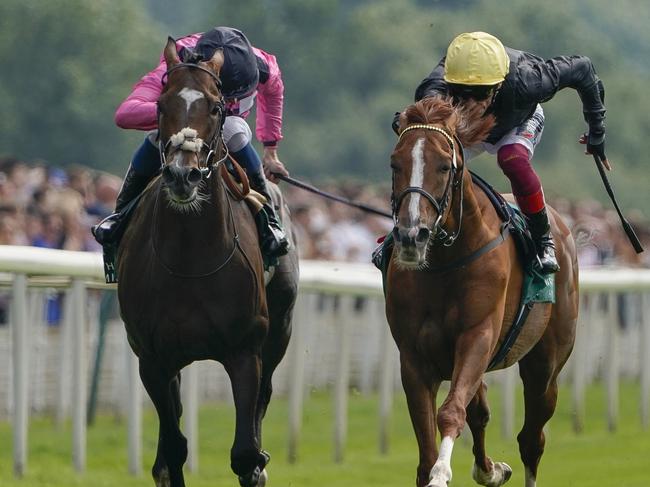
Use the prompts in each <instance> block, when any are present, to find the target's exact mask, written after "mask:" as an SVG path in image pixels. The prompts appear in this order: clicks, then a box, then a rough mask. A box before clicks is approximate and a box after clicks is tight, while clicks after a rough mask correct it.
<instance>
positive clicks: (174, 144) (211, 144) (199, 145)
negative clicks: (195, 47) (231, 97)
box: [158, 63, 228, 179]
mask: <svg viewBox="0 0 650 487" xmlns="http://www.w3.org/2000/svg"><path fill="white" fill-rule="evenodd" d="M180 68H190V69H198V70H200V71H203V72H204V73H208V74H209V75H210V76H211V77H212V79H214V81H215V83H216V85H217V87H218V88H220V87H221V80H220V79H219V76H217V75H216V74H214V73H213V72H212V71H210V70H209V69H206V68H204V67H202V66H199V65H198V64H194V63H178V64H175V65H174V66H172V67H171V68H169V69H168V70H167V71H166V72H165V74H164V75H163V77H162V81H163V83H164V82H165V79H166V78H167V77H168V76H169V74H170V73H172V72H174V71H176V70H177V69H180ZM217 110H218V112H219V123H217V124H216V126H215V128H214V131H213V133H212V135H211V137H210V139H209V141H208V142H205V141H204V140H203V139H200V138H198V137H194V138H193V139H192V140H191V141H192V142H195V147H194V148H193V149H191V150H192V151H193V152H196V154H197V159H198V158H199V154H200V153H201V152H203V151H205V152H206V156H205V159H204V160H203V161H201V160H200V159H199V161H198V163H199V170H200V171H201V175H202V177H203V179H209V178H210V176H211V174H212V171H214V170H216V169H217V168H218V166H219V165H220V164H221V163H222V162H223V161H225V160H226V159H227V158H228V147H227V146H226V144H225V143H224V141H223V124H224V121H225V119H226V117H225V114H226V105H225V101H224V99H223V97H221V98H220V99H219V101H218V104H217ZM158 127H160V112H158ZM184 140H185V139H183V140H181V141H180V142H181V143H178V141H175V139H174V137H170V138H169V139H168V140H167V141H166V142H163V140H162V137H160V138H159V142H158V149H159V151H160V165H161V168H164V167H165V166H166V165H167V151H168V150H169V149H170V147H171V148H172V149H176V150H184V149H183V142H184ZM219 142H221V147H222V150H223V151H224V153H225V154H224V156H223V157H222V158H221V159H219V160H218V161H216V162H212V159H213V158H214V156H215V154H216V153H217V150H218V145H219ZM185 150H187V149H185ZM202 162H203V163H202Z"/></svg>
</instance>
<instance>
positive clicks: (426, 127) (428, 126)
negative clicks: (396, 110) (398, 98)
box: [397, 123, 458, 169]
mask: <svg viewBox="0 0 650 487" xmlns="http://www.w3.org/2000/svg"><path fill="white" fill-rule="evenodd" d="M416 129H424V130H433V131H434V132H439V133H441V134H442V135H444V136H445V139H447V142H449V145H450V146H451V154H452V156H451V163H452V165H453V167H454V169H457V168H458V165H457V163H456V144H455V142H454V138H453V137H452V136H451V135H450V134H449V132H447V131H446V130H445V129H443V128H442V127H438V126H437V125H431V124H424V123H415V124H413V125H409V126H407V127H406V128H405V129H404V130H402V131H401V132H400V133H399V137H398V138H397V141H398V142H399V141H400V140H402V135H404V133H405V132H408V131H409V130H416Z"/></svg>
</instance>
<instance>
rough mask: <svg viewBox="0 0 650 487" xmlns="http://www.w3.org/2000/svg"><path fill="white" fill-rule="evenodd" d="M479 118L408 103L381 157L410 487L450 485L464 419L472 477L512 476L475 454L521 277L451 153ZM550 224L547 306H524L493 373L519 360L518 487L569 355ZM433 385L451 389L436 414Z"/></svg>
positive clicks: (434, 104)
mask: <svg viewBox="0 0 650 487" xmlns="http://www.w3.org/2000/svg"><path fill="white" fill-rule="evenodd" d="M483 111H484V110H483V108H481V107H480V106H478V105H473V106H466V107H465V108H462V109H461V108H459V107H456V106H454V105H452V103H451V101H450V100H449V99H446V98H440V97H435V98H427V99H424V100H422V101H420V102H418V103H416V104H414V105H411V106H409V107H408V108H407V109H406V110H405V112H404V113H402V114H401V117H400V138H399V140H398V142H397V145H396V147H395V150H394V152H393V153H392V155H391V167H392V170H393V195H394V205H393V207H394V218H395V228H394V230H393V235H394V237H395V248H394V251H393V255H392V258H391V260H390V263H389V267H388V270H387V277H386V315H387V317H388V322H389V323H390V328H391V332H392V334H393V337H394V339H395V342H396V343H397V346H398V348H399V351H400V364H401V376H402V383H403V386H404V391H405V393H406V398H407V402H408V408H409V413H410V416H411V421H412V423H413V428H414V430H415V435H416V437H417V443H418V447H419V464H418V468H417V480H416V483H417V486H418V487H424V486H427V487H443V486H446V485H447V483H448V482H449V481H450V480H451V475H452V472H451V461H450V460H451V453H452V448H453V445H454V441H455V440H456V438H457V437H458V436H459V435H460V434H461V432H462V430H463V427H464V426H465V423H466V422H467V424H468V425H469V427H470V429H471V432H472V437H473V441H474V448H473V452H474V467H473V471H472V476H473V478H474V480H475V481H476V482H477V483H479V484H481V485H486V486H490V487H494V486H499V485H502V484H504V483H505V482H506V481H507V480H508V479H509V478H510V475H511V473H512V470H511V469H510V467H509V466H508V465H506V464H505V463H502V462H493V461H492V460H491V459H490V458H489V457H488V456H487V454H486V451H485V444H484V437H485V427H486V425H487V422H488V419H489V416H490V411H489V407H488V403H487V389H486V385H485V382H483V375H484V374H485V373H486V370H487V368H488V364H489V363H490V360H491V358H492V357H493V356H494V354H495V352H496V351H497V349H498V347H499V345H500V344H501V342H502V341H503V340H504V337H505V335H506V333H507V332H508V330H509V328H510V326H511V324H512V322H513V319H514V318H515V314H516V313H517V310H518V307H519V302H520V297H521V286H522V278H523V268H522V264H521V262H520V259H519V256H518V255H517V249H516V248H515V244H514V243H513V239H512V238H507V237H505V238H503V239H502V240H501V243H500V244H499V237H500V228H501V221H500V219H499V216H498V215H497V213H496V211H495V209H494V207H493V206H492V204H491V203H490V201H489V200H488V198H487V196H486V195H485V193H484V192H483V191H482V190H480V189H478V188H477V187H476V186H474V185H473V183H472V179H471V177H470V175H469V173H468V169H467V167H466V165H465V163H464V159H463V150H462V146H461V144H463V145H466V146H473V145H475V144H478V143H480V142H481V141H482V140H484V139H485V137H486V136H487V134H488V133H489V131H490V129H491V127H492V126H493V124H494V120H493V118H492V117H491V116H488V117H483V116H482V114H483ZM550 219H551V225H552V231H553V236H554V238H555V244H556V246H557V257H558V261H559V263H560V267H561V269H560V271H559V272H558V273H557V274H556V276H555V289H556V295H555V303H554V304H551V303H536V304H535V305H534V306H533V309H532V310H531V312H530V314H529V316H528V319H527V321H526V324H525V326H524V327H523V330H522V332H521V334H520V335H519V337H518V339H517V340H516V342H515V344H514V346H513V347H512V349H511V350H510V351H509V353H508V354H507V355H506V356H505V358H504V359H503V360H502V361H501V362H500V363H499V364H497V366H496V367H495V368H497V369H500V368H505V367H509V366H511V365H513V364H514V363H515V362H518V363H519V373H520V375H521V378H522V381H523V385H524V402H525V420H524V425H523V428H522V430H521V432H520V433H519V435H518V437H517V439H518V441H519V451H520V455H521V459H522V461H523V463H524V466H525V475H526V487H534V486H535V482H536V477H537V467H538V464H539V461H540V458H541V455H542V452H543V451H544V432H543V427H544V424H545V423H546V422H547V421H548V420H549V419H550V418H551V416H552V415H553V412H554V410H555V405H556V401H557V376H558V374H559V372H560V369H561V368H562V366H563V365H564V363H565V362H566V360H567V359H568V357H569V355H570V353H571V350H572V348H573V342H574V338H575V327H576V320H577V313H578V267H577V260H576V251H575V245H574V242H573V239H572V237H571V234H570V232H569V230H568V228H567V227H566V225H565V224H564V223H563V222H562V219H561V218H560V216H559V215H558V214H557V212H555V211H553V210H551V211H550ZM494 242H496V245H495V244H494ZM443 380H450V381H451V384H450V389H449V393H448V394H447V397H446V398H445V400H444V402H443V403H442V405H441V406H440V408H439V409H438V410H437V411H436V395H437V391H438V388H439V386H440V383H441V382H442V381H443ZM436 428H437V429H438V430H439V432H440V437H441V440H442V442H441V445H440V450H438V447H437V445H436Z"/></svg>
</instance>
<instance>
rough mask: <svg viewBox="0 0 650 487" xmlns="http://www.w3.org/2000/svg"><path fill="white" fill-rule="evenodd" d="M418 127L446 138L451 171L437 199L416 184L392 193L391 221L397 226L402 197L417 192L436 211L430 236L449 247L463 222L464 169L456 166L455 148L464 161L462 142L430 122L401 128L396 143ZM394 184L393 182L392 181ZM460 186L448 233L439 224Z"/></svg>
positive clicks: (456, 236) (458, 233)
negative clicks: (453, 221)
mask: <svg viewBox="0 0 650 487" xmlns="http://www.w3.org/2000/svg"><path fill="white" fill-rule="evenodd" d="M418 129H423V130H431V131H434V132H438V133H440V134H442V135H443V136H444V137H445V139H447V142H448V143H449V146H450V147H451V153H452V156H451V173H450V175H449V179H447V184H446V185H445V190H444V192H443V194H442V197H441V198H440V199H439V200H438V199H436V198H435V197H434V196H433V195H432V194H431V193H429V192H428V191H426V190H424V189H423V188H419V187H416V186H408V187H406V188H405V189H404V190H403V191H402V192H401V193H400V194H399V195H398V196H396V197H395V195H394V193H393V198H392V208H393V223H394V225H395V228H397V225H398V223H399V219H398V214H399V209H400V207H401V205H402V202H403V201H404V198H406V196H407V195H409V194H411V193H418V194H420V195H422V196H424V198H425V199H426V200H427V201H428V202H429V203H430V204H431V206H433V208H434V209H435V210H436V212H437V213H438V217H437V218H436V221H435V222H434V223H433V226H432V228H430V229H429V230H431V235H432V238H433V239H435V240H438V241H441V242H442V243H443V245H444V246H445V247H449V246H451V245H453V243H454V242H455V241H456V239H457V238H458V236H459V235H460V229H461V226H462V222H463V196H464V193H463V175H464V173H465V171H464V164H463V166H461V167H459V166H458V160H457V155H456V149H458V150H459V151H460V154H461V159H462V160H463V162H464V159H463V156H462V154H463V147H462V144H461V143H460V140H458V138H457V137H456V136H455V135H454V136H452V135H451V134H450V133H449V132H448V131H447V130H445V129H444V128H442V127H439V126H437V125H432V124H421V123H417V124H413V125H409V126H407V127H406V128H404V130H402V131H401V132H400V134H399V138H398V143H399V141H400V140H401V139H402V136H403V135H404V134H405V133H406V132H409V131H411V130H418ZM457 175H458V178H457V177H456V176H457ZM393 184H394V183H393ZM457 188H460V199H459V202H458V225H457V228H456V231H455V232H453V233H449V232H448V231H447V230H445V229H444V228H443V227H442V226H441V225H442V223H441V221H442V218H443V215H444V214H445V210H446V209H447V207H448V206H449V204H450V203H451V200H452V197H453V193H454V191H455V190H456V189H457Z"/></svg>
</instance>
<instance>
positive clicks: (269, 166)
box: [262, 147, 289, 183]
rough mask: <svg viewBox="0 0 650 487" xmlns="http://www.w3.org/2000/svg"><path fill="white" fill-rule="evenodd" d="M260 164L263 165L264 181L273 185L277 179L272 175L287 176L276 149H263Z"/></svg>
mask: <svg viewBox="0 0 650 487" xmlns="http://www.w3.org/2000/svg"><path fill="white" fill-rule="evenodd" d="M262 162H263V164H264V175H265V176H266V179H268V180H269V181H271V182H273V183H277V182H278V178H277V177H276V176H275V174H274V173H278V174H282V175H283V176H288V175H289V171H287V168H286V167H284V164H282V162H281V161H280V159H278V149H277V147H264V155H263V156H262Z"/></svg>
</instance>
